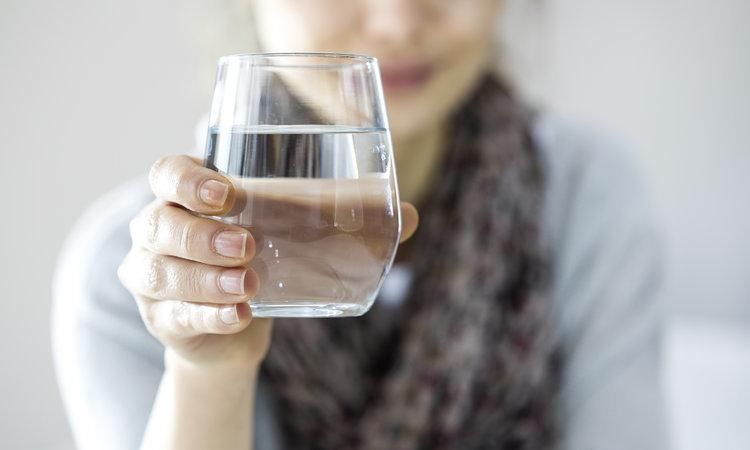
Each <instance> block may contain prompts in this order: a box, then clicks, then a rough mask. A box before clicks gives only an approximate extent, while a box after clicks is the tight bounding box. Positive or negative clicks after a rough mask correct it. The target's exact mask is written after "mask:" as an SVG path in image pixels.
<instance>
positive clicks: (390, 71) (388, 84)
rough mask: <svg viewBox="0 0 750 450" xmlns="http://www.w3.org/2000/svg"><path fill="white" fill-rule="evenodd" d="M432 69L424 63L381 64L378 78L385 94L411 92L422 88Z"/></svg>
mask: <svg viewBox="0 0 750 450" xmlns="http://www.w3.org/2000/svg"><path fill="white" fill-rule="evenodd" d="M432 72H433V69H432V67H431V66H430V65H429V64H424V63H412V62H409V63H387V62H386V63H381V66H380V76H381V80H382V82H383V89H385V90H386V92H404V91H412V90H416V89H418V88H420V87H421V86H423V85H424V84H425V83H426V82H427V80H428V79H429V78H430V76H431V75H432Z"/></svg>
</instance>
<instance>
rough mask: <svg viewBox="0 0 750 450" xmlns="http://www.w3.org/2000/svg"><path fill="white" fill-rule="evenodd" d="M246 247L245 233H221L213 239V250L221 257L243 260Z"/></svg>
mask: <svg viewBox="0 0 750 450" xmlns="http://www.w3.org/2000/svg"><path fill="white" fill-rule="evenodd" d="M246 247H247V233H242V232H237V231H222V232H220V233H218V234H217V235H216V236H215V237H214V250H215V251H216V253H218V254H220V255H222V256H228V257H230V258H244V257H245V248H246Z"/></svg>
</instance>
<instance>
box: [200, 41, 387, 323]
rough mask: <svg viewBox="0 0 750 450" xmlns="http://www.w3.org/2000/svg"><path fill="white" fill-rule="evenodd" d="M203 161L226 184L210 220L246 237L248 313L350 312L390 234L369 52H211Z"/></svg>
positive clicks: (380, 111) (374, 281)
mask: <svg viewBox="0 0 750 450" xmlns="http://www.w3.org/2000/svg"><path fill="white" fill-rule="evenodd" d="M205 165H206V167H209V168H211V169H214V170H217V171H218V172H220V173H222V174H224V175H225V176H227V177H228V178H229V179H230V180H231V181H232V183H233V184H234V187H235V189H236V192H237V195H236V201H235V204H234V208H233V210H232V211H231V212H230V213H229V214H228V215H226V216H223V217H216V219H218V220H221V221H224V222H226V223H231V224H236V225H240V226H242V227H244V228H246V229H247V230H249V231H250V232H251V233H252V235H253V237H254V239H255V241H256V254H255V257H254V258H253V260H252V262H251V263H250V267H251V268H252V269H253V270H255V272H256V273H257V274H258V277H259V279H260V288H259V291H258V293H257V295H256V297H255V298H254V299H253V300H251V301H250V307H251V309H252V311H253V315H254V316H255V317H344V316H358V315H361V314H364V313H365V312H367V310H368V309H369V308H370V307H371V306H372V303H373V302H374V300H375V297H376V295H377V293H378V290H379V289H380V286H381V284H382V282H383V279H384V278H385V275H386V274H387V272H388V270H389V269H390V267H391V264H392V263H393V258H394V256H395V253H396V248H397V246H398V241H399V235H400V232H401V217H400V209H399V198H398V189H397V186H396V173H395V168H394V163H393V154H392V150H391V139H390V134H389V132H388V120H387V118H386V113H385V106H384V101H383V93H382V87H381V83H380V73H379V69H378V64H377V61H376V60H375V59H374V58H371V57H367V56H361V55H345V54H333V53H268V54H246V55H233V56H226V57H223V58H221V59H220V60H219V67H218V73H217V78H216V87H215V90H214V95H213V103H212V107H211V115H210V118H209V130H208V141H207V144H206V154H205Z"/></svg>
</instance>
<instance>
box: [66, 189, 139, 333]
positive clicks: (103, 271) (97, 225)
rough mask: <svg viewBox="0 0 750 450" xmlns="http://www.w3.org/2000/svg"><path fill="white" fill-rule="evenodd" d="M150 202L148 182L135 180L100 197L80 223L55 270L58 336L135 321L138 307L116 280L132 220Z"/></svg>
mask: <svg viewBox="0 0 750 450" xmlns="http://www.w3.org/2000/svg"><path fill="white" fill-rule="evenodd" d="M151 199H152V197H151V195H150V192H149V189H148V183H147V180H146V179H145V178H138V179H134V180H131V181H129V182H127V183H124V184H122V185H120V186H118V187H117V188H115V189H113V190H112V191H110V192H108V193H106V194H104V195H103V196H102V197H100V198H99V199H97V200H96V201H95V202H93V203H92V204H91V205H90V206H89V207H88V208H87V209H86V210H85V211H84V213H83V214H82V215H81V217H80V218H79V219H78V221H77V223H76V224H75V225H74V227H73V229H72V231H71V233H70V234H69V235H68V238H67V239H66V241H65V243H64V244H63V247H62V250H61V252H60V255H59V258H58V261H57V268H56V271H55V279H54V283H53V297H54V310H53V320H54V325H55V327H56V330H55V331H56V332H57V333H65V332H66V331H67V332H70V331H71V330H70V329H68V330H64V329H63V328H70V327H81V326H84V327H88V326H91V327H99V326H101V325H105V324H106V326H111V327H114V326H116V325H120V326H123V327H126V328H131V325H132V324H133V323H137V320H138V316H137V309H136V308H135V304H134V302H133V301H132V298H131V297H130V295H129V294H128V293H127V291H126V290H125V288H124V287H122V285H121V284H120V283H119V280H118V279H117V267H118V266H119V264H120V262H121V261H122V259H123V258H124V257H125V255H126V254H127V252H128V250H129V248H130V233H129V223H130V220H131V219H132V218H133V217H134V216H135V215H136V214H137V213H138V211H139V210H140V209H141V208H143V206H145V205H146V204H147V203H148V202H149V201H151ZM102 331H105V330H102ZM113 331H114V329H113Z"/></svg>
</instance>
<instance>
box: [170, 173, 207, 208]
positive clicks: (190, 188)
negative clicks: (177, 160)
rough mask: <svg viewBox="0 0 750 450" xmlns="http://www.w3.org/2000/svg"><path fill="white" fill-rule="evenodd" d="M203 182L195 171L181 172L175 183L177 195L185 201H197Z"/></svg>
mask: <svg viewBox="0 0 750 450" xmlns="http://www.w3.org/2000/svg"><path fill="white" fill-rule="evenodd" d="M202 181H203V180H202V179H201V177H200V175H199V173H198V172H197V171H195V170H182V171H180V173H179V174H178V175H177V177H176V181H175V186H174V188H175V195H176V196H177V197H178V198H180V199H182V200H183V201H197V199H198V188H199V184H200V183H201V182H202Z"/></svg>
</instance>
